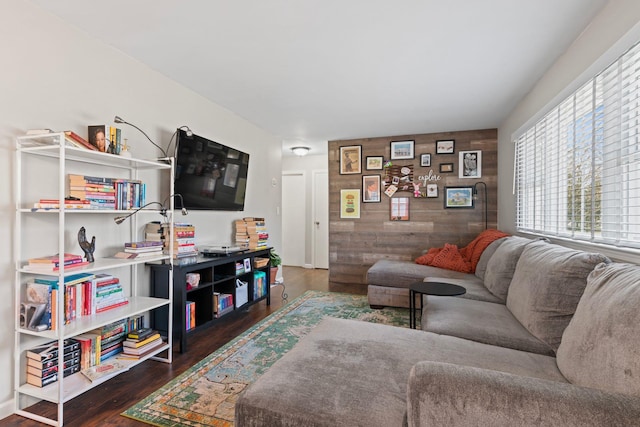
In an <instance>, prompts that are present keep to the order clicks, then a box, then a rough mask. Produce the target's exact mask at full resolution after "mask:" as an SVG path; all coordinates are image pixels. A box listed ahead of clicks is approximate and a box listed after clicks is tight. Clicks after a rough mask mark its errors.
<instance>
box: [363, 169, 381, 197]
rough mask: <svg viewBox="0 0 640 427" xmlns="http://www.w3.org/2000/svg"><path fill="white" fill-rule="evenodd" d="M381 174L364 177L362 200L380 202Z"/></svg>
mask: <svg viewBox="0 0 640 427" xmlns="http://www.w3.org/2000/svg"><path fill="white" fill-rule="evenodd" d="M380 192H381V191H380V175H364V176H363V177H362V202H363V203H372V202H374V203H378V202H380Z"/></svg>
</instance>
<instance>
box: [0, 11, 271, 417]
mask: <svg viewBox="0 0 640 427" xmlns="http://www.w3.org/2000/svg"><path fill="white" fill-rule="evenodd" d="M0 39H1V40H2V44H1V45H0V56H2V58H3V66H2V67H1V68H0V93H1V94H2V101H1V103H0V177H1V178H0V190H1V191H0V193H1V194H3V195H4V197H3V198H2V199H0V219H1V220H0V227H1V231H0V234H1V235H2V236H3V239H2V241H3V242H4V243H2V244H0V283H2V286H3V288H4V289H3V291H2V294H3V298H1V299H0V325H1V326H0V343H1V345H0V366H3V367H4V372H5V374H4V375H3V376H2V377H1V378H0V418H2V417H4V416H6V415H9V414H10V413H11V411H12V410H13V407H12V398H13V394H12V390H13V375H12V373H13V349H12V347H13V328H14V322H15V319H14V316H15V308H14V307H13V298H12V297H11V295H12V294H13V285H12V283H13V279H14V267H13V266H14V264H13V263H12V257H13V254H12V244H11V242H12V241H13V237H14V226H13V225H14V219H15V218H14V216H15V215H14V212H15V205H14V203H15V201H14V198H13V197H11V195H12V194H13V181H14V178H13V171H14V164H13V150H14V143H15V137H16V136H19V135H22V134H24V133H25V131H26V130H28V129H34V128H37V129H41V128H52V129H55V130H58V131H61V130H73V131H76V132H77V133H79V134H85V135H86V126H87V125H90V124H107V125H113V123H112V120H113V117H114V115H116V114H117V115H120V116H122V117H123V118H125V119H126V120H128V121H130V122H132V123H135V124H136V125H137V126H138V127H140V128H141V129H144V130H145V132H147V133H148V134H149V136H150V137H151V138H152V139H153V140H154V141H155V142H156V143H158V144H159V145H161V146H163V147H166V145H167V144H168V142H169V138H170V137H171V134H172V133H173V132H174V131H175V129H176V127H178V126H181V125H188V126H189V127H190V128H191V129H192V130H193V131H194V132H195V133H197V134H199V135H202V136H204V137H207V138H210V139H214V140H217V141H219V142H221V143H223V144H226V145H229V146H232V147H235V148H238V149H239V150H242V151H245V152H248V153H249V154H250V155H251V157H250V169H249V176H248V184H247V201H246V207H245V211H244V212H214V213H212V212H191V213H190V215H189V216H188V217H186V218H185V219H186V220H188V221H190V222H192V223H194V224H195V226H196V235H197V236H196V237H197V240H198V241H200V240H206V241H214V242H230V241H231V240H232V238H233V229H232V224H233V220H234V219H237V218H240V217H242V216H264V217H265V218H266V220H267V224H268V226H269V234H270V244H271V245H273V246H275V247H276V248H278V247H280V243H281V242H280V235H281V234H280V233H281V224H280V216H278V215H277V209H278V207H279V206H280V197H281V194H280V193H281V191H280V186H279V185H277V186H275V187H273V186H272V185H271V181H272V178H276V180H277V182H278V183H279V182H280V174H281V170H282V168H281V144H280V140H279V139H276V138H275V137H274V136H272V135H270V134H268V133H266V132H264V131H263V130H261V129H259V128H257V127H256V126H254V125H252V124H250V123H248V122H247V121H245V120H243V119H241V118H240V117H238V116H236V115H234V114H233V113H231V112H229V111H227V110H225V109H223V108H221V107H220V106H218V105H216V104H213V103H211V102H209V101H207V100H206V99H204V98H202V97H201V96H199V95H197V94H195V93H194V92H192V91H190V90H188V89H186V88H185V87H183V86H180V85H178V84H176V83H175V82H173V81H171V80H169V79H167V78H166V77H164V76H162V75H160V74H158V73H156V72H154V71H152V70H150V69H149V68H147V67H146V66H144V65H143V64H141V63H139V62H137V61H135V60H133V59H131V58H130V57H128V56H126V55H124V54H122V53H120V52H118V51H116V50H114V49H113V48H110V47H108V46H105V45H103V44H102V43H101V42H99V41H98V40H96V39H92V38H90V37H87V36H86V35H85V34H84V33H81V32H79V31H77V30H76V29H74V28H71V27H68V26H67V25H66V24H64V23H63V22H61V21H60V20H58V19H57V18H55V17H53V16H51V15H48V14H47V13H45V12H43V11H42V10H40V9H38V8H36V7H34V6H33V5H31V4H30V3H29V2H27V1H24V0H7V1H3V2H2V3H1V4H0ZM120 127H122V129H123V132H124V137H125V138H128V140H129V143H130V144H131V146H132V154H133V155H134V156H135V157H139V158H152V157H158V156H159V155H160V154H159V152H158V151H157V150H156V149H155V148H154V147H153V146H152V145H151V144H149V143H148V141H146V139H144V137H143V136H142V135H141V134H139V133H138V132H137V131H136V130H135V129H133V128H129V127H127V126H125V125H120ZM30 173H31V174H32V181H31V185H34V186H35V185H38V182H42V181H43V180H45V181H46V180H50V179H52V177H51V176H48V175H47V174H44V173H43V172H41V171H37V170H35V171H31V172H30ZM44 196H45V195H43V197H44ZM87 231H88V232H89V233H90V232H91V230H89V229H88V230H87ZM114 243H116V244H120V245H121V244H122V241H120V242H117V241H116V242H106V241H105V242H104V243H102V242H101V244H102V245H104V246H103V247H105V246H106V245H108V244H114ZM96 253H98V251H96ZM42 255H47V254H42Z"/></svg>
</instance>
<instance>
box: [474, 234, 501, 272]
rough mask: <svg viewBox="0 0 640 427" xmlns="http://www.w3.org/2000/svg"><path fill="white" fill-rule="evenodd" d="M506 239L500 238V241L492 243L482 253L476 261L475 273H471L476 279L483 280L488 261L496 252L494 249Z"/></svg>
mask: <svg viewBox="0 0 640 427" xmlns="http://www.w3.org/2000/svg"><path fill="white" fill-rule="evenodd" d="M506 239H507V238H506V237H502V238H501V239H498V240H496V241H494V242H492V243H491V244H490V245H489V246H487V247H486V249H485V250H484V251H482V255H480V259H479V260H478V264H477V265H476V271H475V272H474V273H473V274H475V275H476V277H477V278H478V279H480V280H484V276H485V274H486V271H487V264H488V263H489V260H490V259H491V257H492V256H493V254H494V253H495V252H496V249H498V248H499V247H500V245H501V244H502V242H504V241H505V240H506Z"/></svg>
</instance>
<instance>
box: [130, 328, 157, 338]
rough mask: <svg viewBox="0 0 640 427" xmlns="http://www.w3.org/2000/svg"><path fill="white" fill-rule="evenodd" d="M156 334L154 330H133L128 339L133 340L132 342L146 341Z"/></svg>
mask: <svg viewBox="0 0 640 427" xmlns="http://www.w3.org/2000/svg"><path fill="white" fill-rule="evenodd" d="M155 333H156V331H155V330H154V329H151V328H139V329H132V330H131V331H130V332H129V333H128V334H127V338H128V339H132V340H144V339H146V338H148V337H150V336H151V335H153V334H155Z"/></svg>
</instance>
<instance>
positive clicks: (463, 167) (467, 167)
mask: <svg viewBox="0 0 640 427" xmlns="http://www.w3.org/2000/svg"><path fill="white" fill-rule="evenodd" d="M458 156H459V157H458V168H459V169H458V178H482V151H480V150H476V151H461V152H460V153H459V154H458Z"/></svg>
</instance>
